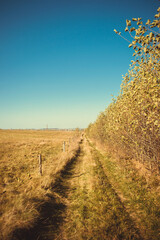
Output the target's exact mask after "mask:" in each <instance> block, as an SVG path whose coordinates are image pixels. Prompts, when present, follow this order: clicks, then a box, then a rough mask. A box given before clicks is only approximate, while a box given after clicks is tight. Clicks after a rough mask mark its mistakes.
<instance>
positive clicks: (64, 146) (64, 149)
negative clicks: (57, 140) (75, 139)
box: [63, 141, 66, 152]
mask: <svg viewBox="0 0 160 240" xmlns="http://www.w3.org/2000/svg"><path fill="white" fill-rule="evenodd" d="M65 144H66V143H65V141H64V142H63V152H65Z"/></svg>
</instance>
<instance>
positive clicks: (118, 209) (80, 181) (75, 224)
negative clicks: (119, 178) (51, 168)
mask: <svg viewBox="0 0 160 240" xmlns="http://www.w3.org/2000/svg"><path fill="white" fill-rule="evenodd" d="M51 192H52V194H51V196H50V201H49V202H47V203H46V204H44V205H43V206H42V209H41V217H40V219H39V220H38V222H37V223H36V226H35V227H34V228H33V229H32V230H30V231H26V232H24V231H23V234H22V232H21V234H19V235H17V237H15V238H13V239H14V240H17V239H25V240H26V239H27V240H28V239H30V240H32V239H35V240H36V239H38V240H44V239H46V240H51V239H52V240H53V239H56V240H76V239H77V240H79V239H88V240H89V239H94V240H101V239H107V240H109V239H117V240H119V239H123V240H124V239H126V240H128V239H134V240H135V239H143V238H142V237H141V236H140V233H139V231H138V230H137V228H136V227H135V224H134V223H133V221H132V219H131V217H130V216H129V214H128V213H127V211H126V209H125V207H124V206H123V203H122V202H121V200H120V198H119V197H118V195H117V193H116V192H115V191H114V189H113V187H112V185H111V184H110V182H109V180H108V178H107V175H106V173H105V172H104V170H103V167H102V164H101V162H100V159H99V156H98V155H97V154H96V151H95V150H94V148H93V147H92V146H91V145H90V144H89V142H88V141H87V139H86V138H85V137H84V138H83V139H82V141H81V142H80V145H79V150H78V152H77V155H76V156H75V157H74V158H73V159H71V161H69V162H68V163H67V164H66V166H65V167H64V169H63V170H62V171H61V173H60V175H59V176H58V177H57V179H56V181H55V183H54V184H53V185H52V189H51Z"/></svg>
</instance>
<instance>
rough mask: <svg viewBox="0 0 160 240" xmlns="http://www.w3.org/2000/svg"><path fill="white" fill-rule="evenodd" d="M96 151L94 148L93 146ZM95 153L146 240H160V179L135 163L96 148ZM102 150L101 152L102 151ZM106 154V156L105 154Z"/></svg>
mask: <svg viewBox="0 0 160 240" xmlns="http://www.w3.org/2000/svg"><path fill="white" fill-rule="evenodd" d="M91 145H92V146H93V147H94V144H93V143H92V144H91ZM96 146H97V147H94V149H95V152H97V155H98V157H99V159H100V162H101V164H102V166H103V169H104V171H105V173H106V174H107V177H108V179H109V181H110V183H111V185H112V187H113V189H114V190H115V192H116V193H117V194H118V196H119V198H120V200H121V202H122V203H123V205H124V207H125V209H126V210H127V212H128V213H129V215H130V217H131V218H132V219H133V221H134V222H135V224H136V227H137V228H138V229H139V231H140V233H141V236H143V239H149V240H150V239H155V240H157V239H159V236H160V231H159V229H160V193H159V190H160V179H159V175H156V174H153V173H152V172H151V171H149V170H147V169H146V168H145V166H144V165H142V164H138V163H137V161H135V160H134V161H133V159H127V160H126V159H125V160H124V159H122V160H120V159H119V158H116V157H115V154H112V155H111V154H110V155H109V154H108V153H107V152H105V150H104V148H103V146H102V145H101V146H100V145H99V144H96ZM99 149H100V150H99ZM102 152H103V153H102Z"/></svg>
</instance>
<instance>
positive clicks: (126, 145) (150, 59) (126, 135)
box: [87, 8, 160, 168]
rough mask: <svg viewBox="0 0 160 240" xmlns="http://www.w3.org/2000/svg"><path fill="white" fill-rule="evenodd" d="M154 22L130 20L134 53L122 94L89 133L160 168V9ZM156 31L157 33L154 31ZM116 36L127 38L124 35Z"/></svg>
mask: <svg viewBox="0 0 160 240" xmlns="http://www.w3.org/2000/svg"><path fill="white" fill-rule="evenodd" d="M157 12H158V13H157V14H156V15H155V17H154V20H153V21H152V22H151V20H150V19H148V21H147V22H146V23H145V24H143V22H142V19H141V18H133V19H132V21H131V20H126V25H127V26H126V29H125V31H126V32H129V34H130V37H131V39H132V40H131V41H129V40H128V39H127V41H129V42H130V44H129V47H132V48H133V50H134V54H133V56H135V60H134V61H132V64H131V65H130V69H129V71H128V73H127V74H126V75H125V76H124V77H123V81H122V84H121V91H120V94H119V96H118V97H117V98H115V99H113V102H112V103H111V104H110V106H109V107H108V108H107V109H106V110H105V111H104V112H103V113H101V114H100V115H99V117H98V118H97V120H96V122H95V123H94V124H92V125H90V126H89V127H88V129H87V132H88V134H89V135H90V136H91V137H93V138H95V139H97V140H99V139H100V140H101V142H103V143H105V144H106V145H108V146H111V147H112V148H114V149H115V150H116V151H118V152H119V153H120V152H123V154H125V155H127V156H129V157H136V158H137V159H139V160H142V161H145V162H147V163H149V165H150V167H153V165H154V166H156V167H157V168H158V167H160V165H159V160H160V153H159V149H160V34H159V33H158V32H159V29H160V8H158V10H157ZM153 29H154V30H153ZM114 31H115V32H116V34H118V35H119V36H121V37H122V38H124V37H123V36H122V35H121V33H120V32H118V31H116V30H114Z"/></svg>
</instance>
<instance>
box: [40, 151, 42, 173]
mask: <svg viewBox="0 0 160 240" xmlns="http://www.w3.org/2000/svg"><path fill="white" fill-rule="evenodd" d="M39 173H40V175H41V176H42V157H41V154H39Z"/></svg>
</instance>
